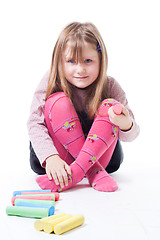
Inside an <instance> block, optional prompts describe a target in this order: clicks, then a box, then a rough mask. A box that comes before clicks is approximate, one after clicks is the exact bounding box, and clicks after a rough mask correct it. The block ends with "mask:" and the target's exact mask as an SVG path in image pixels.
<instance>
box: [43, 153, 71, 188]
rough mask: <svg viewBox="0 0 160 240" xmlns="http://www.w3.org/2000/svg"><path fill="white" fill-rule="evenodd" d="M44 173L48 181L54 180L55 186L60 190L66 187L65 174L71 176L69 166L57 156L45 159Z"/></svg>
mask: <svg viewBox="0 0 160 240" xmlns="http://www.w3.org/2000/svg"><path fill="white" fill-rule="evenodd" d="M46 173H47V176H48V178H49V180H52V179H54V181H55V184H56V185H60V186H61V188H63V187H64V186H68V176H67V173H68V174H70V175H71V168H70V166H69V165H68V164H67V163H66V162H65V161H63V160H62V159H61V158H60V157H59V155H53V156H50V157H48V158H47V159H46Z"/></svg>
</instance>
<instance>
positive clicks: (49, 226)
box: [44, 215, 72, 233]
mask: <svg viewBox="0 0 160 240" xmlns="http://www.w3.org/2000/svg"><path fill="white" fill-rule="evenodd" d="M71 217H72V215H66V216H63V217H60V218H57V219H54V220H51V221H47V222H46V223H45V224H44V231H45V232H46V233H51V232H53V231H54V227H55V226H56V225H57V224H58V223H61V222H63V221H65V220H67V219H69V218H71Z"/></svg>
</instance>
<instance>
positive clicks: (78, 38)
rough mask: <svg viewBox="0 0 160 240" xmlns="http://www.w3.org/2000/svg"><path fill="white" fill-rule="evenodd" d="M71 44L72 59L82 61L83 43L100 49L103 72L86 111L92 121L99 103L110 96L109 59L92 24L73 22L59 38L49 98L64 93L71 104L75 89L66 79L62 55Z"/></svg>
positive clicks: (88, 97)
mask: <svg viewBox="0 0 160 240" xmlns="http://www.w3.org/2000/svg"><path fill="white" fill-rule="evenodd" d="M68 42H69V43H71V54H72V57H73V58H74V57H76V58H78V59H79V58H81V57H82V56H81V55H82V48H83V45H84V42H87V43H90V44H93V45H95V46H96V48H97V47H98V45H99V46H100V51H99V55H100V71H99V76H98V78H97V79H96V80H95V82H94V83H93V84H91V87H90V88H88V91H86V98H85V110H86V112H87V113H88V116H89V117H90V118H92V117H93V116H94V114H95V113H96V111H97V109H98V107H99V104H100V102H101V101H102V100H103V99H104V98H105V97H107V67H108V57H107V51H106V47H105V44H104V42H103V40H102V37H101V35H100V33H99V31H98V30H97V28H96V27H95V26H94V25H93V24H92V23H79V22H73V23H70V24H69V25H67V26H66V27H65V28H64V29H63V30H62V32H61V33H60V35H59V38H58V40H57V42H56V44H55V47H54V50H53V55H52V62H51V68H50V75H49V81H48V88H47V92H46V99H47V98H48V97H49V95H51V94H52V93H54V92H57V91H63V92H64V93H65V94H66V95H67V96H68V97H69V98H70V100H71V101H72V86H71V84H70V83H69V82H68V81H67V80H66V79H65V76H64V75H63V68H62V53H63V51H64V49H65V47H66V44H67V43H68Z"/></svg>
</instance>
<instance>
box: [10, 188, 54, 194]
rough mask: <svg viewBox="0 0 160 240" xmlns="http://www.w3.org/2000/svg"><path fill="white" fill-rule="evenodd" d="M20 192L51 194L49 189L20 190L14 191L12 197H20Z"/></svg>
mask: <svg viewBox="0 0 160 240" xmlns="http://www.w3.org/2000/svg"><path fill="white" fill-rule="evenodd" d="M22 192H33V193H34V192H39V193H43V192H51V190H50V189H48V190H21V191H14V192H13V196H17V195H21V193H22Z"/></svg>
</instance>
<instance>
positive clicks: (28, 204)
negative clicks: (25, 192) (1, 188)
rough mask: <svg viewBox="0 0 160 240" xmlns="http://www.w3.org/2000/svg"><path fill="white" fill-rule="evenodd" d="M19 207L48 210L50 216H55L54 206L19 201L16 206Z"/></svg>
mask: <svg viewBox="0 0 160 240" xmlns="http://www.w3.org/2000/svg"><path fill="white" fill-rule="evenodd" d="M16 206H17V207H34V208H48V216H51V215H54V211H55V208H54V206H49V205H44V204H37V203H31V202H23V201H18V202H17V204H16Z"/></svg>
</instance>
